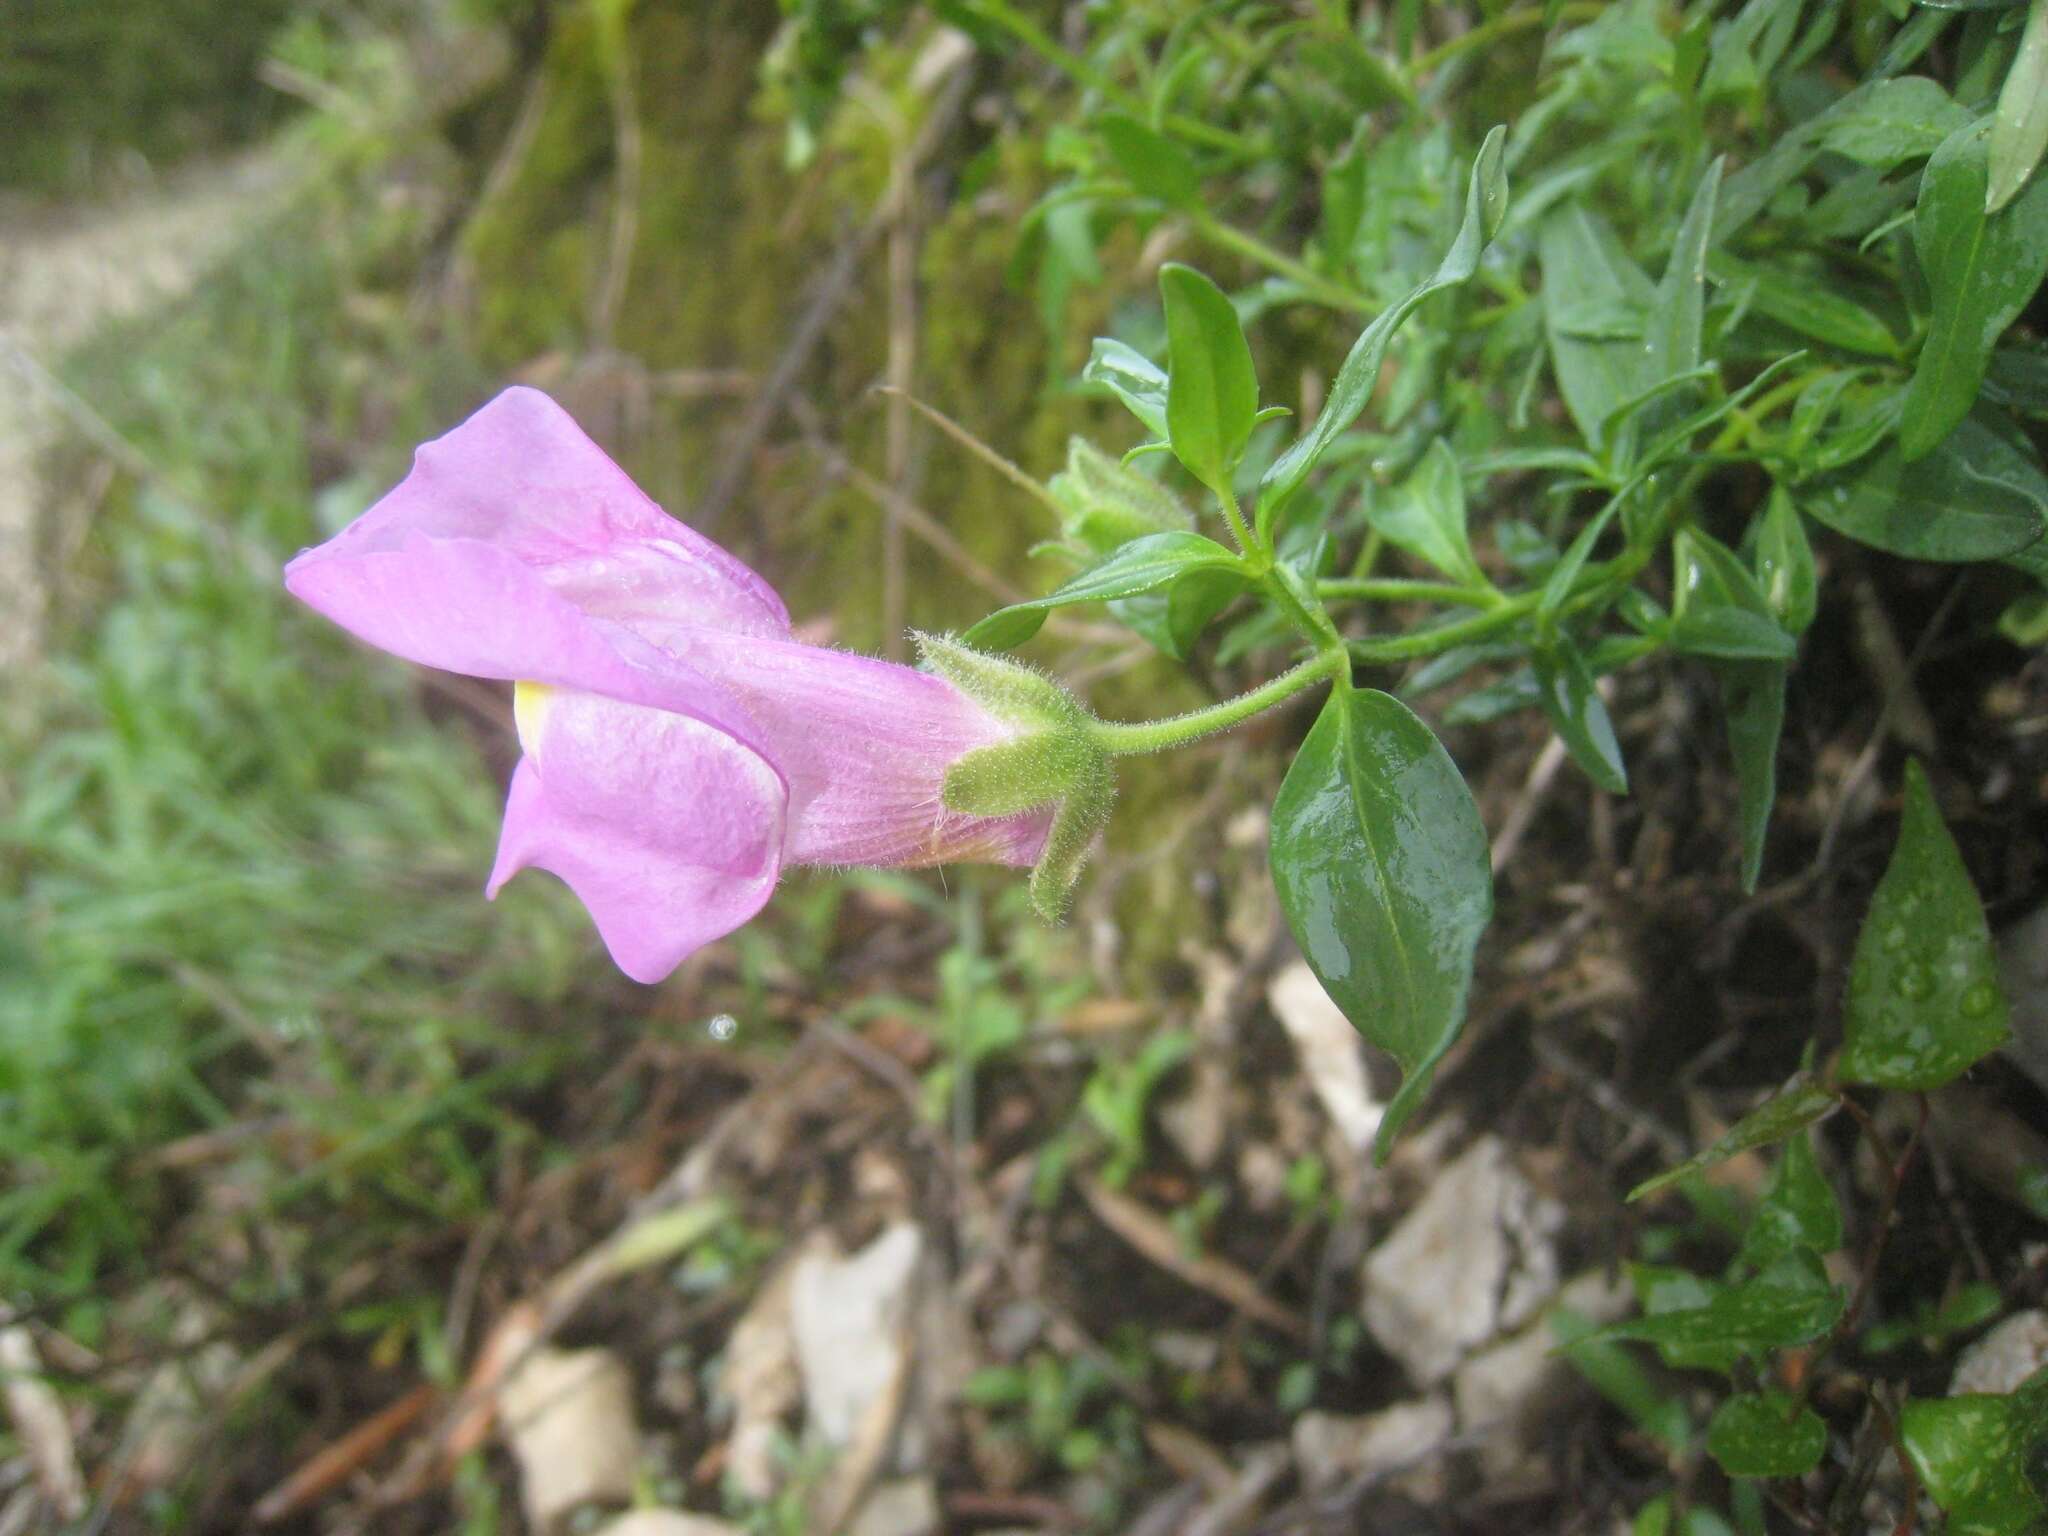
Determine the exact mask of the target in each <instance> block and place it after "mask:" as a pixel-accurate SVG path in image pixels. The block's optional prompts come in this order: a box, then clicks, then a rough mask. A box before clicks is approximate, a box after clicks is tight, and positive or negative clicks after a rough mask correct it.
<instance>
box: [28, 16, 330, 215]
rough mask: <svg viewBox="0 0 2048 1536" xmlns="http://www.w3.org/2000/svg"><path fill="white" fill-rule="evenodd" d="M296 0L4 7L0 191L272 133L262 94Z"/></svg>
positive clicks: (273, 99)
mask: <svg viewBox="0 0 2048 1536" xmlns="http://www.w3.org/2000/svg"><path fill="white" fill-rule="evenodd" d="M298 3H300V0H93V3H91V4H79V3H77V0H8V4H7V6H6V8H5V11H4V14H0V123H4V124H5V125H6V128H5V131H4V132H0V186H5V185H10V184H12V185H25V186H29V187H32V188H36V189H38V190H44V191H57V190H66V189H76V188H79V187H81V186H89V185H91V184H92V183H93V182H94V181H95V180H96V179H98V178H100V177H102V176H104V174H105V173H106V172H107V170H108V169H109V168H110V167H111V166H112V165H113V164H114V163H115V162H116V161H117V160H118V159H119V157H120V156H122V155H123V154H133V155H139V156H142V157H143V158H144V159H145V160H146V161H148V162H149V163H150V164H151V165H154V166H157V167H162V166H164V165H167V164H169V163H170V162H171V161H173V160H176V159H177V158H179V157H180V156H183V155H186V154H190V153H191V152H193V151H194V150H199V149H207V148H214V147H217V146H220V145H224V144H233V143H239V142H242V141H245V140H247V139H249V138H251V137H253V136H254V135H256V134H258V133H261V132H263V131H264V130H265V129H268V128H270V127H273V126H274V125H275V124H276V123H277V122H278V121H279V120H280V119H281V118H282V117H283V116H284V114H285V112H286V111H287V109H288V108H289V107H290V106H291V102H290V101H289V99H288V98H286V97H284V96H282V95H279V94H277V93H275V92H272V91H266V90H262V89H260V88H257V87H255V85H254V80H255V75H256V69H257V66H258V65H259V64H260V63H261V62H262V60H263V57H264V55H265V52H266V51H267V49H268V48H269V46H270V40H271V36H272V34H273V33H274V32H275V30H276V29H277V27H278V26H279V25H280V24H281V23H282V22H283V21H284V20H285V18H286V17H287V16H288V15H289V14H290V13H291V12H292V10H293V9H294V7H295V5H296V4H298Z"/></svg>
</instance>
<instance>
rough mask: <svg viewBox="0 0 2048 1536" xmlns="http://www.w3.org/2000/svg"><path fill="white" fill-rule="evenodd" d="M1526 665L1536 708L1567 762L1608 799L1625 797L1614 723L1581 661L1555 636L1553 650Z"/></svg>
mask: <svg viewBox="0 0 2048 1536" xmlns="http://www.w3.org/2000/svg"><path fill="white" fill-rule="evenodd" d="M1529 662H1530V665H1531V667H1532V668H1533V669H1534V670H1535V674H1536V688H1537V699H1538V702H1540V703H1541V704H1542V706H1543V713H1544V714H1546V715H1548V716H1549V717H1550V724H1551V727H1552V729H1554V730H1555V731H1556V732H1557V734H1558V739H1559V740H1561V741H1562V742H1563V743H1564V745H1565V750H1566V751H1568V752H1570V753H1571V755H1572V761H1573V762H1575V763H1577V764H1578V765H1579V767H1580V768H1582V769H1584V770H1585V773H1586V777H1587V778H1589V779H1591V780H1592V781H1593V782H1594V783H1595V784H1598V785H1599V786H1600V787H1601V788H1602V789H1604V790H1606V791H1607V792H1608V793H1609V794H1614V795H1625V794H1627V793H1628V770H1627V769H1626V768H1625V767H1624V766H1623V765H1622V760H1621V743H1620V742H1618V741H1616V740H1615V737H1614V722H1613V721H1612V720H1611V719H1610V718H1608V714H1607V704H1606V702H1605V701H1604V700H1603V699H1602V698H1601V697H1600V691H1599V689H1598V688H1597V687H1596V686H1595V685H1594V681H1593V673H1592V669H1591V668H1589V667H1588V666H1587V665H1586V658H1585V656H1584V655H1583V654H1582V653H1581V652H1580V650H1579V648H1578V647H1577V646H1575V645H1573V644H1572V643H1571V641H1569V640H1567V639H1565V638H1564V637H1563V636H1562V635H1560V636H1559V637H1558V639H1557V641H1556V643H1555V644H1552V645H1549V646H1546V647H1543V648H1542V649H1540V650H1537V651H1534V652H1532V653H1531V654H1530V658H1529Z"/></svg>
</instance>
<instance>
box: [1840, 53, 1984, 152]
mask: <svg viewBox="0 0 2048 1536" xmlns="http://www.w3.org/2000/svg"><path fill="white" fill-rule="evenodd" d="M1969 121H1970V112H1969V109H1968V108H1966V107H1962V106H1959V105H1958V104H1957V103H1956V102H1954V101H1952V100H1950V99H1949V94H1948V92H1947V91H1945V90H1943V89H1942V88H1941V87H1940V86H1939V85H1938V84H1936V83H1935V82H1934V81H1932V80H1930V79H1928V78H1927V77H1926V76H1925V75H1907V76H1905V77H1904V78H1903V79H1898V80H1880V81H1878V82H1876V83H1875V84H1874V85H1872V86H1870V87H1869V88H1867V89H1865V90H1861V91H1858V92H1856V93H1855V99H1854V100H1853V101H1851V100H1849V99H1848V98H1844V100H1843V101H1842V103H1841V104H1840V105H1839V106H1838V107H1837V109H1836V110H1834V111H1832V112H1830V113H1828V114H1827V120H1826V121H1825V122H1823V123H1822V124H1821V125H1820V126H1819V128H1818V130H1817V131H1816V132H1815V134H1814V139H1815V141H1816V142H1817V143H1818V144H1819V146H1820V147H1821V148H1822V149H1827V150H1832V151H1833V152H1834V153H1836V154H1838V155H1847V156H1848V157H1849V158H1850V159H1851V160H1854V161H1856V162H1858V163H1859V164H1862V165H1868V166H1872V167H1874V168H1876V169H1878V170H1881V171H1888V170H1890V169H1891V168H1892V167H1893V166H1895V165H1901V164H1903V163H1904V162H1906V161H1908V160H1917V159H1919V158H1920V157H1921V156H1923V155H1931V154H1933V153H1934V152H1935V151H1936V150H1937V149H1939V148H1940V147H1941V144H1942V141H1943V140H1944V139H1946V138H1947V137H1948V136H1949V135H1950V134H1952V133H1954V132H1955V131H1956V130H1957V129H1958V128H1961V127H1963V126H1964V125H1965V124H1967V123H1968V122H1969Z"/></svg>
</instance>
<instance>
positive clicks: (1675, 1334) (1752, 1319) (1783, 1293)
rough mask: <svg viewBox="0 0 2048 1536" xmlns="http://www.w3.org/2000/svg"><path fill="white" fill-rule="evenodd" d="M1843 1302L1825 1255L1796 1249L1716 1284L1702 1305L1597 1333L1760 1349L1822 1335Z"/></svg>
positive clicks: (1683, 1345) (1686, 1346)
mask: <svg viewBox="0 0 2048 1536" xmlns="http://www.w3.org/2000/svg"><path fill="white" fill-rule="evenodd" d="M1844 1303H1845V1298H1844V1297H1843V1295H1842V1293H1841V1292H1840V1291H1839V1290H1837V1289H1836V1288H1835V1287H1834V1285H1832V1284H1831V1283H1830V1282H1829V1280H1828V1277H1827V1271H1826V1270H1825V1269H1823V1268H1822V1267H1821V1262H1820V1260H1819V1259H1817V1258H1815V1257H1814V1256H1813V1255H1812V1254H1809V1253H1794V1254H1789V1255H1787V1256H1786V1257H1785V1258H1782V1259H1780V1260H1779V1261H1778V1262H1777V1263H1775V1264H1773V1265H1771V1266H1770V1268H1768V1269H1766V1270H1764V1271H1763V1272H1762V1273H1761V1274H1759V1275H1757V1276H1755V1277H1754V1278H1753V1279H1749V1280H1742V1281H1738V1282H1735V1283H1733V1284H1728V1285H1720V1286H1714V1287H1711V1288H1710V1289H1709V1292H1708V1295H1707V1297H1706V1299H1705V1300H1704V1301H1703V1302H1702V1303H1701V1304H1700V1305H1698V1306H1692V1307H1681V1308H1677V1309H1674V1310H1671V1311H1665V1312H1658V1313H1655V1314H1652V1315H1650V1316H1647V1317H1638V1318H1634V1319H1632V1320H1630V1321H1628V1322H1622V1323H1615V1324H1613V1325H1611V1326H1609V1327H1607V1328H1603V1329H1602V1330H1601V1331H1600V1332H1599V1333H1598V1334H1596V1335H1595V1337H1597V1338H1613V1339H1635V1340H1638V1341H1640V1342H1642V1343H1645V1344H1656V1345H1660V1346H1664V1347H1667V1348H1674V1349H1678V1350H1693V1349H1710V1350H1735V1351H1740V1352H1742V1353H1745V1354H1755V1353H1758V1352H1759V1351H1763V1350H1771V1349H1783V1348H1785V1347H1787V1346H1788V1345H1793V1344H1805V1343H1807V1342H1809V1341H1810V1340H1813V1339H1817V1338H1819V1337H1820V1336H1821V1335H1822V1334H1824V1333H1826V1332H1827V1331H1828V1330H1829V1329H1830V1328H1832V1327H1833V1326H1834V1325H1835V1321H1836V1319H1838V1318H1839V1317H1840V1316H1841V1315H1842V1307H1843V1305H1844Z"/></svg>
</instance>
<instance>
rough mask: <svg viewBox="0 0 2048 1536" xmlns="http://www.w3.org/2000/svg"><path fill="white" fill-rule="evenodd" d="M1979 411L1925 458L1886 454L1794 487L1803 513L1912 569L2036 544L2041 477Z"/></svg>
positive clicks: (2047, 509) (2047, 520)
mask: <svg viewBox="0 0 2048 1536" xmlns="http://www.w3.org/2000/svg"><path fill="white" fill-rule="evenodd" d="M1990 423H1991V418H1990V416H1989V415H1987V414H1986V413H1985V412H1984V411H1980V412H1979V413H1978V414H1976V415H1972V416H1969V417H1966V418H1965V419H1964V420H1963V422H1962V424H1961V425H1960V426H1958V427H1957V428H1956V429H1955V430H1954V431H1953V432H1951V433H1949V434H1948V436H1947V437H1945V438H1943V439H1942V440H1941V442H1940V443H1938V444H1936V445H1935V447H1934V450H1933V451H1932V452H1931V453H1929V454H1928V455H1927V456H1926V457H1925V458H1923V459H1919V460H1917V461H1915V462H1913V463H1910V464H1909V463H1906V462H1905V461H1904V459H1903V458H1902V456H1901V454H1900V452H1899V450H1898V449H1897V448H1891V447H1888V448H1886V449H1885V450H1884V451H1883V452H1881V453H1879V454H1877V455H1875V456H1874V457H1872V458H1868V459H1865V460H1863V461H1861V462H1859V463H1856V464H1853V465H1851V466H1850V467H1848V468H1847V469H1842V470H1837V471H1835V472H1834V473H1832V474H1828V475H1825V476H1822V477H1820V478H1818V479H1815V480H1809V481H1807V482H1806V483H1804V484H1803V485H1801V486H1800V487H1799V491H1798V495H1799V505H1800V507H1801V509H1802V510H1804V511H1805V512H1807V513H1808V514H1810V515H1811V516H1813V517H1814V518H1816V519H1818V520H1819V521H1821V522H1823V523H1825V524H1827V525H1828V526H1829V527H1830V528H1832V529H1834V530H1835V531H1836V532H1837V533H1844V534H1847V535H1848V536H1849V537H1850V538H1852V539H1855V540H1857V541H1858V542H1860V543H1864V544H1869V545H1871V546H1873V547H1875V548H1877V549H1882V550H1886V551H1888V552H1890V553H1891V554H1894V555H1905V556H1908V557H1909V558H1911V559H1914V560H1938V561H1964V560H1997V559H2002V558H2005V557H2007V556H2011V555H2014V554H2017V553H2019V552H2020V551H2021V550H2024V549H2027V548H2029V547H2030V546H2032V545H2035V544H2038V543H2039V542H2040V541H2041V537H2042V531H2043V529H2044V528H2048V476H2044V475H2043V474H2042V473H2041V470H2040V468H2039V467H2038V466H2037V465H2036V464H2035V463H2034V462H2033V460H2032V459H2031V458H2030V457H2029V456H2028V455H2027V454H2026V453H2025V452H2023V451H2022V450H2021V449H2020V448H2019V447H2017V446H2016V445H2015V444H2014V443H2013V442H2012V441H2011V440H2010V439H2009V438H2007V437H2006V436H2005V435H2004V434H2002V433H2000V432H1997V431H1994V430H1993V429H1992V426H1991V424H1990Z"/></svg>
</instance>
